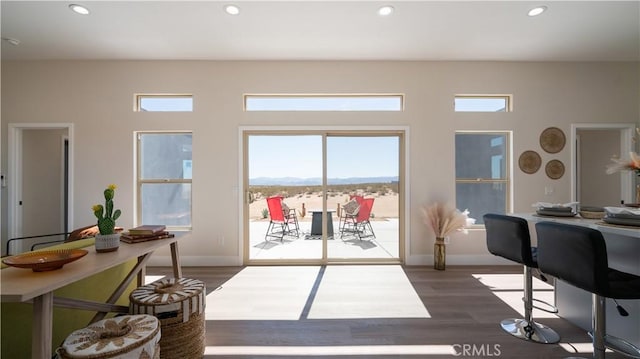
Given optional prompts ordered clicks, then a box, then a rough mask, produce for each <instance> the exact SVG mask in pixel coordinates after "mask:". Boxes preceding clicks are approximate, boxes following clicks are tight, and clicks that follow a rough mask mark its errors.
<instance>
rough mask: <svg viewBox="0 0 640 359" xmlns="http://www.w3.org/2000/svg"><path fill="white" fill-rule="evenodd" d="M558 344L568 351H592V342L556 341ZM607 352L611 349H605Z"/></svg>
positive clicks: (610, 351)
mask: <svg viewBox="0 0 640 359" xmlns="http://www.w3.org/2000/svg"><path fill="white" fill-rule="evenodd" d="M558 345H559V346H560V347H561V348H562V349H564V350H566V351H567V352H569V353H573V354H577V353H584V354H587V353H593V343H558ZM605 351H606V352H607V353H613V351H612V350H611V349H606V350H605Z"/></svg>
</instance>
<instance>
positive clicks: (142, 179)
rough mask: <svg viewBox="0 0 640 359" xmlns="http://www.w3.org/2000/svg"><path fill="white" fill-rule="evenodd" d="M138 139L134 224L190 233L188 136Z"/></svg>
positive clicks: (141, 134) (147, 134) (167, 134)
mask: <svg viewBox="0 0 640 359" xmlns="http://www.w3.org/2000/svg"><path fill="white" fill-rule="evenodd" d="M137 136H138V138H137V140H138V141H137V153H138V161H137V164H138V166H137V171H136V172H137V176H136V177H137V185H138V188H137V189H138V196H137V199H138V201H137V218H136V223H137V224H138V225H140V224H164V225H166V226H167V227H168V228H172V229H191V169H192V162H191V132H139V133H138V134H137Z"/></svg>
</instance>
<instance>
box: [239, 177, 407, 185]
mask: <svg viewBox="0 0 640 359" xmlns="http://www.w3.org/2000/svg"><path fill="white" fill-rule="evenodd" d="M397 181H398V176H381V177H347V178H329V179H327V183H328V184H329V185H337V184H358V183H391V182H397ZM249 185H250V186H320V185H322V178H320V177H311V178H300V177H256V178H249Z"/></svg>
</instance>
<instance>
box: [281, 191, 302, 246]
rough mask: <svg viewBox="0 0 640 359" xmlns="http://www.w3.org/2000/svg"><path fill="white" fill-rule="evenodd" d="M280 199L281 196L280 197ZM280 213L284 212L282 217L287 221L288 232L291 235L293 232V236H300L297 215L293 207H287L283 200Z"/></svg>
mask: <svg viewBox="0 0 640 359" xmlns="http://www.w3.org/2000/svg"><path fill="white" fill-rule="evenodd" d="M280 198H281V199H282V197H280ZM282 214H284V219H285V221H286V222H287V226H288V227H289V228H288V229H289V232H288V234H290V235H293V233H294V232H295V236H296V237H299V236H300V224H299V223H298V215H297V214H296V209H295V208H289V206H287V204H286V203H284V201H282Z"/></svg>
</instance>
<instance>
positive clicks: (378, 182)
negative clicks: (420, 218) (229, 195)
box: [242, 129, 405, 264]
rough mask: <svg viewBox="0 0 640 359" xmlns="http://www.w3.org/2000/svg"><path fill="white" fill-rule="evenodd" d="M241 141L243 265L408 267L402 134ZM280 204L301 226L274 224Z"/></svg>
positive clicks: (257, 133)
mask: <svg viewBox="0 0 640 359" xmlns="http://www.w3.org/2000/svg"><path fill="white" fill-rule="evenodd" d="M242 141H243V154H244V155H243V166H242V168H243V170H244V171H243V172H244V174H243V186H242V188H243V191H244V193H245V194H246V195H245V201H244V202H245V203H243V205H244V211H243V213H244V215H243V233H244V238H245V240H244V246H243V252H244V262H245V264H281V263H287V264H290V263H314V264H317V263H322V264H324V263H328V262H340V263H345V262H347V263H350V262H358V263H361V262H392V263H399V262H401V261H402V259H403V257H404V255H403V250H404V233H405V231H404V228H403V226H404V225H405V221H404V208H403V206H404V203H405V200H404V182H403V178H404V175H403V169H404V160H403V159H404V141H405V132H404V130H385V131H380V130H369V131H362V130H286V131H280V130H275V129H265V130H246V131H243V132H242ZM274 197H279V200H278V201H277V202H278V203H280V205H281V206H284V207H285V208H288V209H289V210H290V211H291V213H292V215H293V216H295V222H290V223H287V224H285V225H284V226H283V225H282V224H281V223H280V221H281V219H279V218H277V217H278V216H277V215H276V216H274V213H275V214H279V213H280V211H282V209H280V208H279V207H278V208H276V209H274V208H273V203H274V202H273V198H274ZM356 197H357V198H356ZM361 198H362V199H366V201H367V205H366V206H365V205H364V204H362V205H360V204H358V209H359V210H361V212H359V216H351V217H348V216H347V212H346V211H345V206H347V204H348V203H349V202H350V201H351V200H352V199H353V200H354V201H356V200H359V199H361ZM347 208H350V207H349V206H347ZM365 208H366V209H365Z"/></svg>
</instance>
